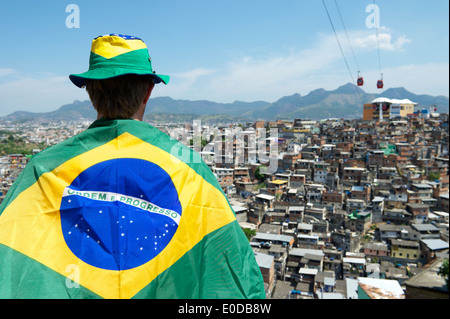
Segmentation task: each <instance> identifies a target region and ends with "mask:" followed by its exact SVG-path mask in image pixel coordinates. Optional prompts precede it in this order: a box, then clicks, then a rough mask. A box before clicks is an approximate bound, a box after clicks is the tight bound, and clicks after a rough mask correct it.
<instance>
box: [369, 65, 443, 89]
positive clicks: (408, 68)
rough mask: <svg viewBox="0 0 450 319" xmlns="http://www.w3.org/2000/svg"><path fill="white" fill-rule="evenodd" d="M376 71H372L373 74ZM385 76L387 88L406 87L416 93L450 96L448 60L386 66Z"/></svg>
mask: <svg viewBox="0 0 450 319" xmlns="http://www.w3.org/2000/svg"><path fill="white" fill-rule="evenodd" d="M375 73H376V72H372V74H375ZM383 77H384V84H385V89H388V88H394V87H404V88H405V89H407V90H408V91H410V92H413V93H415V94H429V95H446V96H449V63H448V62H443V63H425V64H408V65H400V66H396V67H391V68H385V69H384V70H383ZM374 83H375V82H374ZM374 86H375V84H374Z"/></svg>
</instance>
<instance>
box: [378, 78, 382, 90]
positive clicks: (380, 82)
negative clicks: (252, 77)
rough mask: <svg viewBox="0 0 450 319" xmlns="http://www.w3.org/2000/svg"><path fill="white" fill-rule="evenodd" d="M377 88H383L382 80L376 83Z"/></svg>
mask: <svg viewBox="0 0 450 319" xmlns="http://www.w3.org/2000/svg"><path fill="white" fill-rule="evenodd" d="M377 88H379V89H382V88H383V80H378V82H377Z"/></svg>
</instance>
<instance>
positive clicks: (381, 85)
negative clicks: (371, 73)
mask: <svg viewBox="0 0 450 319" xmlns="http://www.w3.org/2000/svg"><path fill="white" fill-rule="evenodd" d="M383 86H384V84H383V73H381V79H380V80H378V82H377V88H379V89H382V88H383Z"/></svg>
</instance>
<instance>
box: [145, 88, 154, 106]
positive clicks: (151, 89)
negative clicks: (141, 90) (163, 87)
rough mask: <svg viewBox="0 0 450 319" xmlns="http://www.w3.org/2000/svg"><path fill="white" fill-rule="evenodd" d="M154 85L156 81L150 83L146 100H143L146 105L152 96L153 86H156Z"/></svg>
mask: <svg viewBox="0 0 450 319" xmlns="http://www.w3.org/2000/svg"><path fill="white" fill-rule="evenodd" d="M154 87H155V83H152V84H150V86H149V87H148V89H147V93H146V94H145V98H144V101H143V103H144V105H146V104H147V102H148V99H149V98H150V96H151V95H152V91H153V88H154Z"/></svg>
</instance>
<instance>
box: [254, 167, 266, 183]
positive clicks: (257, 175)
mask: <svg viewBox="0 0 450 319" xmlns="http://www.w3.org/2000/svg"><path fill="white" fill-rule="evenodd" d="M260 167H261V166H258V167H257V168H256V169H255V177H256V179H257V180H259V181H261V182H262V181H264V178H265V177H264V175H263V174H261V173H260V169H259V168H260Z"/></svg>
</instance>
